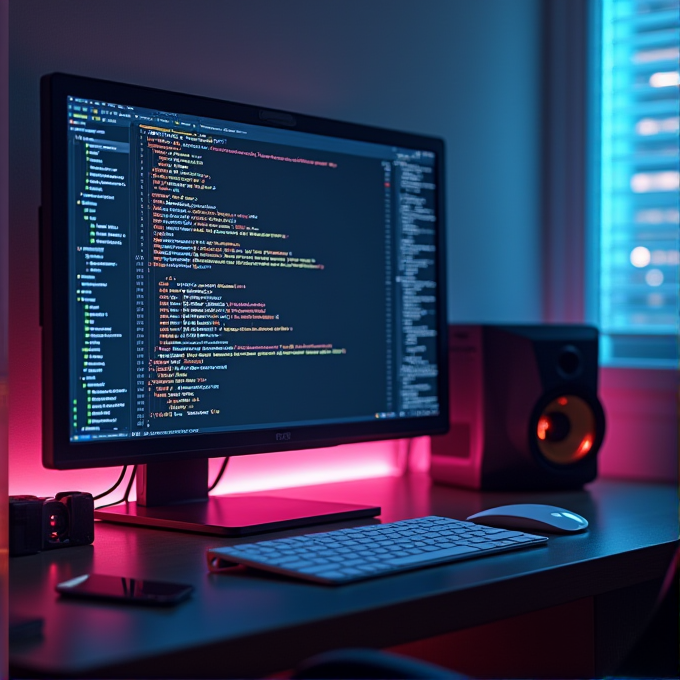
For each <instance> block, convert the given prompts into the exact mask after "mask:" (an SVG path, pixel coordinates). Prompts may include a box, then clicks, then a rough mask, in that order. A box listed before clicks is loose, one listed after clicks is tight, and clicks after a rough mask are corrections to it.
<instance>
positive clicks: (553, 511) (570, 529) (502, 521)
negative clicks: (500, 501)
mask: <svg viewBox="0 0 680 680" xmlns="http://www.w3.org/2000/svg"><path fill="white" fill-rule="evenodd" d="M468 521H469V522H475V524H485V525H486V526H490V527H499V528H501V529H524V530H526V531H530V530H534V531H546V532H551V533H557V534H571V533H574V532H575V531H583V530H584V529H587V528H588V520H587V519H585V518H583V517H581V515H577V514H576V513H575V512H571V510H565V509H564V508H558V507H555V506H554V505H540V504H538V503H522V504H519V505H501V506H500V507H498V508H489V509H488V510H483V511H482V512H478V513H476V514H474V515H470V516H469V517H468Z"/></svg>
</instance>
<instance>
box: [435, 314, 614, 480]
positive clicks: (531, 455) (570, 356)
mask: <svg viewBox="0 0 680 680" xmlns="http://www.w3.org/2000/svg"><path fill="white" fill-rule="evenodd" d="M449 355H450V360H449V372H450V375H449V377H450V422H451V427H450V430H449V432H448V434H446V435H442V436H437V437H432V459H431V467H430V474H431V476H432V478H433V479H434V480H435V481H437V482H443V483H445V484H454V485H457V486H465V487H469V488H473V489H489V490H529V489H536V490H538V489H569V488H578V487H581V486H583V485H584V484H586V483H587V482H590V481H592V480H593V479H595V477H596V476H597V452H598V450H599V448H600V446H601V444H602V440H603V437H604V430H605V418H604V411H603V409H602V405H601V404H600V401H599V400H598V398H597V382H598V363H597V358H598V333H597V330H596V329H595V328H592V327H589V326H572V325H545V326H490V325H474V326H473V325H465V326H458V325H456V326H449Z"/></svg>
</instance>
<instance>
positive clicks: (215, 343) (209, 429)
mask: <svg viewBox="0 0 680 680" xmlns="http://www.w3.org/2000/svg"><path fill="white" fill-rule="evenodd" d="M42 87H43V91H42V115H43V124H42V131H43V216H42V225H43V229H42V231H43V233H42V254H43V267H42V271H43V283H42V286H41V290H42V311H43V327H44V338H43V372H44V409H43V410H44V414H43V417H44V432H43V438H44V445H43V450H44V462H45V464H46V465H47V466H49V467H56V468H79V467H93V466H104V465H113V464H126V463H145V462H151V461H155V462H158V461H164V460H178V459H182V458H186V457H196V456H200V457H210V456H220V455H233V454H242V453H256V452H266V451H276V450H286V449H295V448H308V447H315V446H327V445H332V444H338V443H348V442H354V441H365V440H371V439H384V438H389V437H404V436H413V435H417V434H426V433H434V432H442V431H444V430H445V429H446V426H447V416H448V406H447V388H446V383H445V378H446V370H445V365H444V362H445V359H446V351H445V340H446V332H445V327H446V326H445V324H446V318H445V317H446V306H445V282H444V247H443V236H444V221H443V144H442V142H441V141H440V140H438V139H434V138H430V137H424V136H416V135H408V134H404V133H397V132H392V131H388V130H381V129H376V128H369V127H365V126H358V125H350V124H344V123H338V122H335V121H328V120H322V119H318V118H312V117H308V116H301V115H298V114H289V113H284V112H280V111H270V110H265V109H261V108H258V107H254V106H245V105H241V104H233V103H228V102H221V101H216V100H211V99H205V98H200V97H193V96H188V95H180V94H176V93H170V92H161V91H158V90H150V89H146V88H140V87H135V86H127V85H122V84H118V83H108V82H104V81H97V80H91V79H87V78H80V77H74V76H65V75H61V74H55V75H52V76H48V77H45V78H44V79H43V82H42Z"/></svg>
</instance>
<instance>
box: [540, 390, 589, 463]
mask: <svg viewBox="0 0 680 680" xmlns="http://www.w3.org/2000/svg"><path fill="white" fill-rule="evenodd" d="M596 427H597V425H596V418H595V414H594V412H593V409H592V407H591V405H590V404H589V403H588V402H587V401H585V400H584V399H582V398H581V397H577V396H576V395H573V394H569V395H564V396H560V397H557V399H553V400H552V401H551V402H550V403H549V404H548V405H547V406H546V407H545V408H544V409H543V411H541V413H540V415H539V416H538V423H537V424H536V430H535V432H536V443H537V445H538V449H539V451H540V452H541V454H543V456H544V457H545V458H546V459H547V460H549V461H550V462H551V463H555V464H556V465H570V464H572V463H576V462H578V461H580V460H581V459H582V458H585V456H587V455H588V452H589V451H590V450H591V449H592V448H593V444H594V442H595V437H596V434H597V429H596Z"/></svg>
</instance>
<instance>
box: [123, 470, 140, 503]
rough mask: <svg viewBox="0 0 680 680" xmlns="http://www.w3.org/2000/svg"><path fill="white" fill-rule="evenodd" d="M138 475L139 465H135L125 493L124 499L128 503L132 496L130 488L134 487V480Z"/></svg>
mask: <svg viewBox="0 0 680 680" xmlns="http://www.w3.org/2000/svg"><path fill="white" fill-rule="evenodd" d="M136 476H137V466H136V465H135V466H134V467H133V468H132V474H131V475H130V481H129V482H128V485H127V488H126V489H125V495H124V496H123V500H124V501H125V502H126V503H127V502H128V498H130V489H132V482H134V481H135V477H136Z"/></svg>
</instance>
